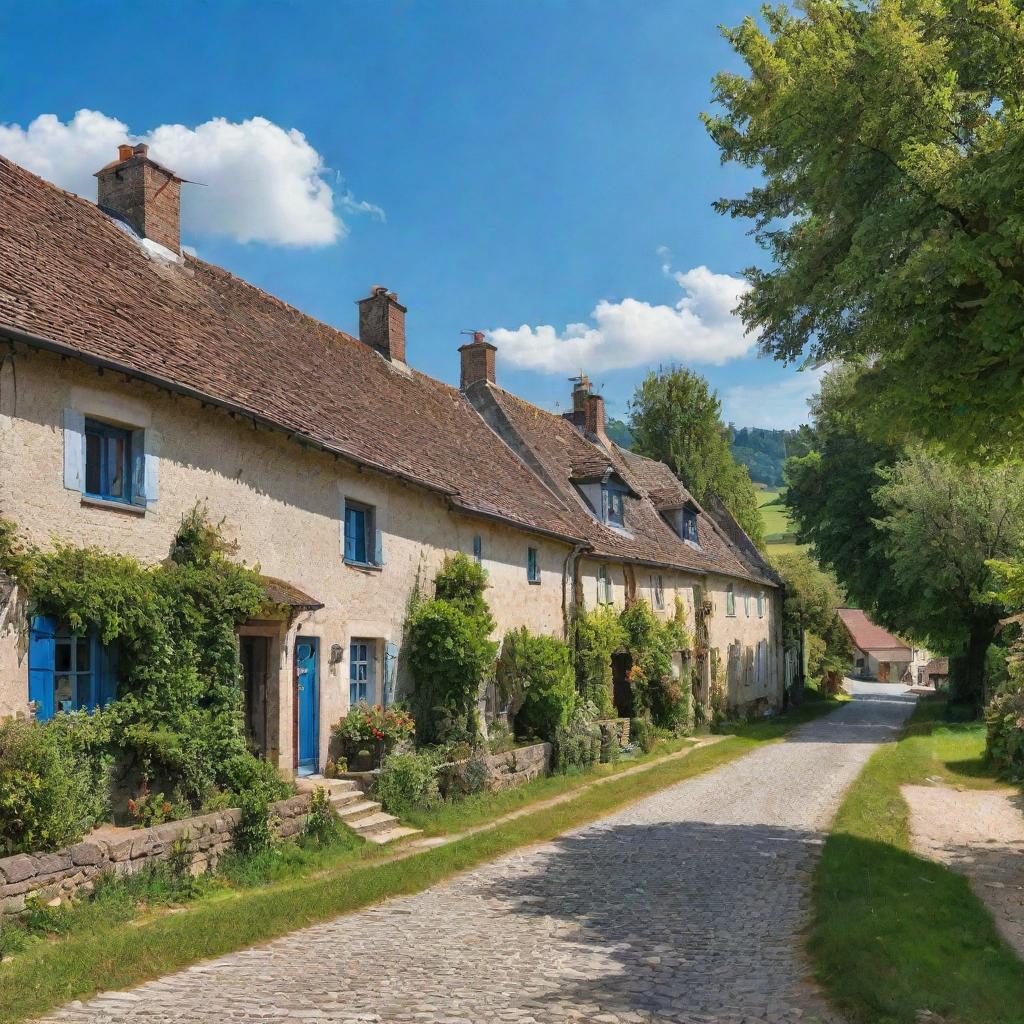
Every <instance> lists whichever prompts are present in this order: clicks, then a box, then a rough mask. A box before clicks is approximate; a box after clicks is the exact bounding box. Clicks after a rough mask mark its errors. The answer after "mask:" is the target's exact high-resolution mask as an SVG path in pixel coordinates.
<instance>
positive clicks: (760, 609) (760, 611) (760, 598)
mask: <svg viewBox="0 0 1024 1024" xmlns="http://www.w3.org/2000/svg"><path fill="white" fill-rule="evenodd" d="M757 617H758V618H759V619H763V618H764V591H763V590H761V591H758V594H757Z"/></svg>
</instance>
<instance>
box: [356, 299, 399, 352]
mask: <svg viewBox="0 0 1024 1024" xmlns="http://www.w3.org/2000/svg"><path fill="white" fill-rule="evenodd" d="M358 305H359V340H360V341H361V342H362V343H363V344H364V345H369V347H370V348H372V349H374V350H375V351H376V352H379V353H380V354H381V355H382V356H383V357H384V358H385V359H389V360H391V362H393V363H404V362H405V314H406V308H405V306H403V305H401V304H400V303H399V301H398V295H397V294H396V293H395V292H389V291H388V290H387V288H385V287H384V285H382V284H375V285H374V286H373V287H372V288H371V289H370V294H369V296H368V297H367V298H365V299H360V300H359V303H358Z"/></svg>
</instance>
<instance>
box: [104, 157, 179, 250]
mask: <svg viewBox="0 0 1024 1024" xmlns="http://www.w3.org/2000/svg"><path fill="white" fill-rule="evenodd" d="M183 180H184V179H182V178H179V177H178V176H177V175H176V174H175V173H174V172H173V171H169V170H168V169H167V168H166V167H162V166H161V165H160V164H158V163H157V162H156V161H155V160H152V159H150V156H149V146H147V145H145V143H140V144H139V145H137V146H130V145H128V144H127V143H125V144H123V145H120V146H118V147H117V159H116V160H115V161H114V162H113V163H109V164H107V166H106V167H104V168H102V169H101V170H98V171H97V172H96V181H97V185H96V205H97V206H99V207H100V208H101V209H103V210H106V211H107V212H108V213H112V214H113V215H114V216H116V217H119V218H120V219H121V220H123V221H125V223H127V224H129V225H130V226H131V227H132V228H134V230H135V231H136V232H137V233H138V234H140V235H142V237H143V238H148V239H150V240H151V241H153V242H158V243H159V244H160V245H162V246H164V247H165V248H167V249H170V250H171V252H173V253H179V252H181V183H182V181H183Z"/></svg>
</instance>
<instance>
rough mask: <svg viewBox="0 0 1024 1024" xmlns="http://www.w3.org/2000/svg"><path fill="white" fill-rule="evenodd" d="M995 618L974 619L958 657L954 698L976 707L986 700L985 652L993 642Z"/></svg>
mask: <svg viewBox="0 0 1024 1024" xmlns="http://www.w3.org/2000/svg"><path fill="white" fill-rule="evenodd" d="M997 621H998V620H996V619H994V618H988V617H985V618H981V619H972V620H971V624H970V632H969V634H968V638H967V647H966V649H965V650H964V653H963V654H962V655H961V656H960V657H959V658H957V659H956V661H957V672H956V679H955V685H954V687H953V699H954V700H956V701H958V702H960V703H964V704H971V705H973V706H974V707H981V705H982V703H984V700H985V653H986V652H987V651H988V648H989V644H991V643H992V633H993V630H994V629H995V626H996V622H997Z"/></svg>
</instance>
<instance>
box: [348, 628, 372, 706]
mask: <svg viewBox="0 0 1024 1024" xmlns="http://www.w3.org/2000/svg"><path fill="white" fill-rule="evenodd" d="M348 654H349V658H348V702H349V705H350V706H354V705H356V704H359V703H363V704H370V703H372V701H373V697H374V687H373V676H372V672H371V668H372V664H373V650H372V645H371V644H369V643H367V642H366V641H365V640H353V641H352V643H351V644H350V645H349V649H348Z"/></svg>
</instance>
